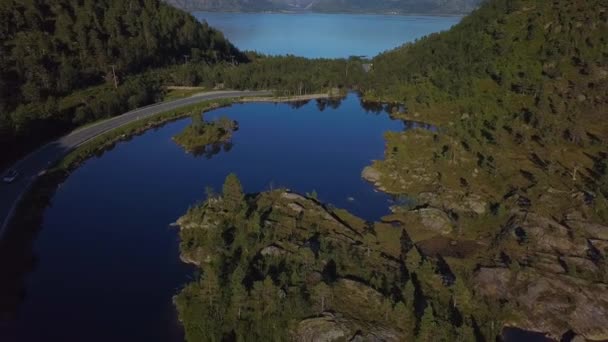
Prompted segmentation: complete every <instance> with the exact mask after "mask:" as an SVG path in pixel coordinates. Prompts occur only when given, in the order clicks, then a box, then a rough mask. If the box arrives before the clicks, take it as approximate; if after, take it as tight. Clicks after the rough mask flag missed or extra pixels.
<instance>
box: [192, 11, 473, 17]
mask: <svg viewBox="0 0 608 342" xmlns="http://www.w3.org/2000/svg"><path fill="white" fill-rule="evenodd" d="M185 10H186V11H188V12H189V13H192V14H193V13H213V14H218V13H220V14H221V13H224V14H301V15H307V14H325V15H344V14H349V15H361V16H365V15H370V16H371V15H382V16H393V17H444V18H445V17H465V16H467V15H469V13H470V12H469V13H399V12H319V11H308V10H294V11H289V10H276V11H241V10H210V9H203V10H199V9H185Z"/></svg>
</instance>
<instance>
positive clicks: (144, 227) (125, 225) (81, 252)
mask: <svg viewBox="0 0 608 342" xmlns="http://www.w3.org/2000/svg"><path fill="white" fill-rule="evenodd" d="M373 108H374V110H366V109H365V108H363V107H362V106H361V104H360V101H359V98H358V97H357V96H356V95H354V94H351V95H349V96H348V97H347V98H346V99H345V100H344V101H318V102H317V101H310V102H308V103H298V104H270V103H251V104H239V105H233V106H231V107H228V108H221V109H217V110H214V111H212V112H209V113H207V114H205V119H206V120H213V119H214V118H218V117H220V116H224V115H225V116H228V117H229V118H231V119H234V120H237V121H238V123H239V126H240V129H239V130H238V131H237V132H236V133H235V135H234V137H233V139H232V144H231V145H230V146H227V147H226V148H225V149H222V150H220V151H219V152H218V153H217V154H215V155H208V156H204V155H203V156H193V155H191V154H187V153H185V152H184V150H182V148H181V147H179V146H177V145H176V144H175V143H174V142H173V141H172V140H171V138H172V136H174V135H176V134H177V133H179V132H180V131H182V130H183V129H184V128H185V127H186V126H187V125H188V124H189V123H190V120H191V119H190V118H187V119H182V120H179V121H176V122H173V123H170V124H167V125H165V126H163V127H161V128H158V129H154V130H151V131H148V132H146V133H144V134H143V135H141V136H137V137H134V138H133V139H132V140H130V141H125V142H122V143H119V144H118V145H116V146H115V148H113V149H112V150H110V151H107V152H106V153H105V154H103V155H102V156H100V157H95V158H92V159H90V160H88V161H87V162H85V163H84V164H83V165H82V166H81V167H80V168H78V169H77V170H76V171H75V172H74V173H73V174H72V175H70V177H69V178H68V179H67V180H66V181H65V182H64V183H63V184H62V185H61V186H60V187H59V189H58V190H57V193H56V194H55V197H54V198H53V201H52V205H51V206H50V207H49V208H48V209H47V210H46V213H45V217H44V223H43V226H42V230H41V231H40V234H39V235H38V236H37V239H36V242H35V244H34V254H35V255H36V259H37V262H36V263H35V267H34V270H33V271H32V272H31V273H30V274H29V275H27V277H26V294H25V298H24V302H23V305H22V307H21V309H20V313H19V318H18V321H17V322H15V325H16V327H15V330H16V333H15V334H16V335H18V336H19V337H20V338H19V341H28V342H29V341H119V340H120V341H180V340H181V339H182V332H181V329H180V326H179V324H178V322H177V321H176V312H175V309H174V307H173V305H172V302H171V298H172V296H173V295H174V294H175V293H177V291H178V290H179V289H180V287H181V286H183V285H184V284H185V283H186V282H188V281H189V280H190V278H191V277H192V270H193V268H192V267H189V266H188V265H185V264H183V263H182V262H181V261H180V260H179V255H178V244H179V241H178V234H177V230H176V228H171V227H170V224H171V223H172V222H175V221H176V219H177V218H178V217H179V216H180V215H182V214H184V213H185V211H186V210H187V208H188V207H189V206H190V205H192V204H194V203H195V202H196V201H199V200H202V199H204V197H205V187H207V186H211V187H213V188H215V189H216V190H221V186H222V184H223V182H224V179H225V177H226V176H227V175H228V174H229V173H231V172H235V173H237V175H238V176H239V178H240V179H241V182H242V184H243V187H244V189H245V191H247V192H258V191H264V190H267V189H270V188H273V187H274V188H276V187H287V188H290V189H292V190H294V191H297V192H302V193H305V192H312V191H313V190H316V191H317V193H318V196H319V199H320V200H322V201H325V202H328V203H331V204H333V205H335V206H337V207H342V208H345V209H348V210H350V211H351V212H353V213H354V214H357V215H359V216H361V217H363V218H365V219H367V220H377V219H379V218H380V217H381V216H383V215H385V214H387V213H388V212H389V210H388V207H389V206H390V204H391V203H392V199H391V197H390V196H388V195H386V194H383V193H379V192H376V191H374V189H373V187H372V186H371V185H370V184H368V183H366V182H365V181H364V180H363V179H362V178H361V171H362V169H363V168H364V167H365V166H366V165H369V164H370V162H371V161H372V160H373V159H379V158H382V157H383V153H384V143H385V142H384V138H383V134H384V132H386V131H399V130H403V129H404V128H407V127H411V125H410V124H409V123H408V124H406V123H404V122H402V121H394V120H391V119H390V118H389V116H388V115H387V114H386V113H385V112H384V111H382V110H380V107H373Z"/></svg>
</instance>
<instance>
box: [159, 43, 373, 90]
mask: <svg viewBox="0 0 608 342" xmlns="http://www.w3.org/2000/svg"><path fill="white" fill-rule="evenodd" d="M247 57H248V59H249V60H250V62H249V63H242V64H239V65H238V66H234V65H232V64H227V63H220V64H214V65H209V64H204V63H189V64H185V65H179V66H174V67H171V68H167V69H166V70H163V71H162V72H160V75H159V76H160V78H161V79H162V82H163V83H164V84H167V85H182V86H203V87H205V88H207V89H221V88H228V89H265V90H274V91H275V92H276V93H277V95H305V94H313V93H319V92H324V93H327V92H328V91H330V90H332V89H333V88H343V89H357V88H358V85H359V84H362V83H363V82H364V81H365V73H364V71H363V67H362V63H363V61H362V60H361V59H359V58H356V57H352V58H349V59H307V58H303V57H296V56H276V57H270V56H264V55H259V54H256V53H248V54H247Z"/></svg>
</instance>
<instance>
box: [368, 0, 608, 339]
mask: <svg viewBox="0 0 608 342" xmlns="http://www.w3.org/2000/svg"><path fill="white" fill-rule="evenodd" d="M607 7H608V5H607V3H606V2H605V1H601V0H585V1H582V0H578V1H571V0H557V1H534V0H492V1H488V2H487V4H485V5H482V7H481V8H480V9H479V10H477V11H475V12H473V13H472V14H471V15H470V16H468V17H466V18H464V19H463V20H462V22H461V23H460V24H459V25H457V26H455V27H454V28H453V29H452V30H450V31H449V32H444V33H439V34H433V35H431V36H429V37H426V38H424V39H421V40H420V41H418V42H415V43H412V44H407V45H405V46H403V47H401V48H399V49H396V50H394V51H391V52H388V53H385V54H383V55H381V56H378V57H377V58H375V59H374V61H373V71H372V72H371V73H370V80H369V83H368V84H367V85H366V86H365V88H366V89H365V91H364V92H365V94H366V97H367V98H369V99H374V100H387V101H396V102H399V103H405V105H406V110H405V112H402V113H394V115H395V116H397V117H403V118H408V119H412V120H417V121H423V122H430V123H435V124H437V125H438V126H439V131H438V132H439V133H436V132H428V131H422V130H410V131H408V132H402V133H387V134H386V139H387V148H386V152H385V158H384V160H381V161H377V162H374V164H373V166H372V167H370V168H368V169H367V170H366V172H365V173H364V175H365V176H366V178H367V179H368V180H370V181H372V182H374V183H375V184H376V185H377V186H378V187H380V188H382V189H383V190H385V191H388V192H390V193H393V194H395V195H405V196H408V197H410V198H415V199H416V205H415V206H413V207H412V208H404V209H402V210H403V212H401V213H399V214H398V215H396V217H394V218H393V219H398V220H400V221H402V222H404V224H405V226H406V227H410V229H408V233H410V234H411V235H412V237H413V240H414V241H415V242H416V244H417V245H418V246H420V248H421V249H422V250H426V251H427V253H429V254H430V255H434V254H440V255H443V256H446V255H449V254H450V253H451V252H450V250H451V249H452V248H451V247H449V245H442V243H441V241H442V239H445V238H448V239H450V240H453V241H458V242H452V244H453V245H459V244H463V243H466V242H468V241H476V242H477V243H481V244H482V246H479V247H478V248H477V253H478V255H477V256H476V259H475V258H467V259H465V260H449V261H450V266H451V267H455V266H456V265H458V266H459V267H461V266H462V265H463V264H464V265H466V266H465V267H464V272H463V277H464V278H465V279H467V282H468V283H469V286H470V287H471V288H473V289H475V295H476V296H484V297H485V298H489V299H490V300H494V301H495V302H496V303H497V304H496V307H497V308H500V311H499V313H500V315H496V317H497V318H499V319H500V320H502V322H503V324H505V325H509V326H517V327H521V328H524V329H530V330H535V331H539V332H543V333H548V334H550V335H551V336H552V337H554V338H556V339H558V340H559V339H560V338H562V336H564V338H566V339H567V338H568V337H567V336H573V335H576V334H578V335H582V336H584V337H585V338H586V339H589V340H604V339H606V338H608V329H606V327H607V326H608V321H607V317H608V296H607V295H606V294H607V293H608V291H607V290H606V289H607V287H608V278H607V277H606V274H608V235H607V234H608V200H607V198H608V163H607V162H608V120H607V116H606V115H607V113H608V41H607V39H608V8H607ZM456 259H460V258H456ZM499 303H502V304H499Z"/></svg>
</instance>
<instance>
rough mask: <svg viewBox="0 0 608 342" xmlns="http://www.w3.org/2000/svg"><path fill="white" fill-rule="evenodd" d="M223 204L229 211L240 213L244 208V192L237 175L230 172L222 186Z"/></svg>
mask: <svg viewBox="0 0 608 342" xmlns="http://www.w3.org/2000/svg"><path fill="white" fill-rule="evenodd" d="M222 193H223V199H224V206H225V208H226V210H228V212H230V213H236V214H238V213H240V212H241V211H242V210H243V209H244V208H245V194H244V193H243V187H242V186H241V182H240V181H239V179H238V177H237V176H236V175H235V174H234V173H231V174H229V175H228V177H226V181H225V182H224V187H223V188H222Z"/></svg>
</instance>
